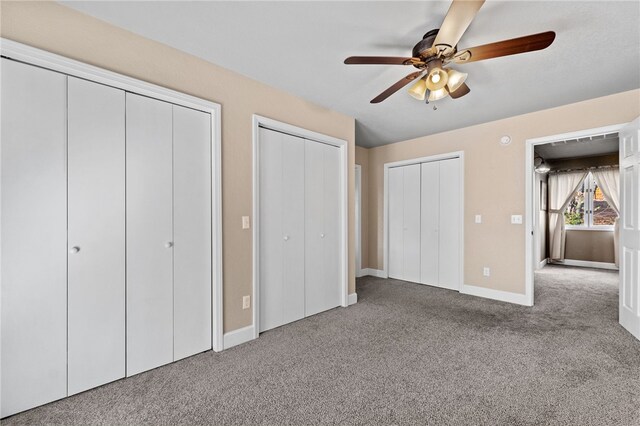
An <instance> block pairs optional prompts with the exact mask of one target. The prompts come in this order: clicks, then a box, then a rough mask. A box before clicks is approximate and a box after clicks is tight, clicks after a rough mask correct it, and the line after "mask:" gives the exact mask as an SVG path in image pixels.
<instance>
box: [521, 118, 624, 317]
mask: <svg viewBox="0 0 640 426" xmlns="http://www.w3.org/2000/svg"><path fill="white" fill-rule="evenodd" d="M622 127H623V126H610V127H606V128H600V129H593V130H587V131H584V132H577V133H573V134H565V135H558V136H552V137H548V138H544V139H540V140H537V141H533V143H532V141H529V142H530V143H529V146H527V150H528V152H527V155H528V159H527V160H528V162H529V163H528V168H529V169H530V171H531V173H530V175H529V176H528V177H529V178H530V179H531V186H530V189H531V191H530V194H529V196H528V200H527V201H528V202H529V203H530V208H528V212H529V215H528V217H529V219H530V221H531V223H530V225H531V226H530V227H528V229H531V230H532V232H531V235H532V239H531V240H532V244H531V246H530V250H529V253H528V255H527V258H528V259H527V260H528V263H529V265H530V267H529V269H528V274H527V275H528V276H527V290H529V288H530V297H531V299H530V300H531V304H533V302H534V300H533V294H534V287H535V291H537V292H539V295H538V296H539V297H554V298H556V297H558V298H563V299H565V300H583V301H586V300H588V303H590V304H592V305H593V304H595V305H597V306H598V307H600V308H602V309H606V310H607V311H610V314H611V317H612V319H613V320H615V319H617V306H618V303H617V302H618V293H619V272H618V269H619V268H618V265H619V259H618V255H619V254H618V246H619V244H618V241H619V236H618V220H619V216H620V213H619V212H620V197H621V194H620V167H619V158H620V155H619V150H620V142H619V139H620V137H619V130H620V129H621V128H622ZM528 248H529V247H528ZM529 286H530V287H529ZM528 293H529V292H528ZM595 305H594V306H595Z"/></svg>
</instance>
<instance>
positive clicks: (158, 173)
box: [126, 93, 173, 376]
mask: <svg viewBox="0 0 640 426" xmlns="http://www.w3.org/2000/svg"><path fill="white" fill-rule="evenodd" d="M126 98H127V130H126V132H127V148H126V155H127V165H126V170H127V183H126V186H127V195H126V199H127V375H128V376H131V375H133V374H137V373H140V372H142V371H145V370H150V369H152V368H155V367H158V366H160V365H162V364H166V363H169V362H171V361H173V254H172V253H173V249H172V247H171V246H172V241H173V223H172V111H171V110H172V106H171V104H168V103H165V102H161V101H158V100H155V99H150V98H146V97H142V96H138V95H133V94H130V93H127V95H126Z"/></svg>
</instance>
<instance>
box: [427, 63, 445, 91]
mask: <svg viewBox="0 0 640 426" xmlns="http://www.w3.org/2000/svg"><path fill="white" fill-rule="evenodd" d="M448 80H449V75H448V74H447V72H446V71H445V70H443V69H442V68H433V69H432V70H431V71H429V74H428V75H427V88H428V89H429V90H431V91H436V90H440V89H442V88H443V87H444V86H446V85H447V81H448Z"/></svg>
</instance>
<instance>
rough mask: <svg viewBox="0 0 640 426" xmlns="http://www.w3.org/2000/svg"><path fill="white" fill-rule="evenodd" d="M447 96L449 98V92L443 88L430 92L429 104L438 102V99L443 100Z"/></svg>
mask: <svg viewBox="0 0 640 426" xmlns="http://www.w3.org/2000/svg"><path fill="white" fill-rule="evenodd" d="M447 96H449V92H448V91H447V89H446V88H445V87H443V88H442V89H438V90H432V91H431V93H429V102H433V101H439V100H440V99H444V98H446V97H447Z"/></svg>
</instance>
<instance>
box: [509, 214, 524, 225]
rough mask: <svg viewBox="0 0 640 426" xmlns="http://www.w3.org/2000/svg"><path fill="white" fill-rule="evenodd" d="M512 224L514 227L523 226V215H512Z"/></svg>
mask: <svg viewBox="0 0 640 426" xmlns="http://www.w3.org/2000/svg"><path fill="white" fill-rule="evenodd" d="M511 223H512V224H514V225H522V215H521V214H512V215H511Z"/></svg>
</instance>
